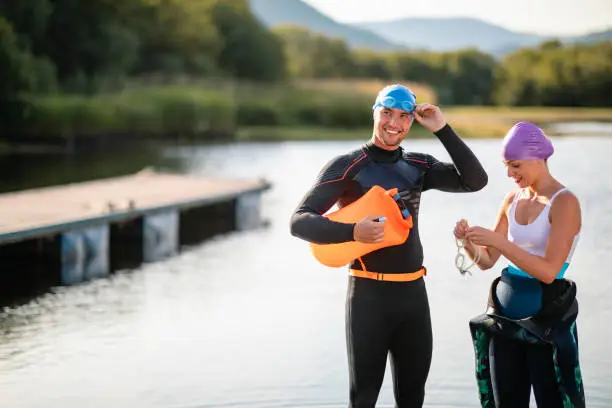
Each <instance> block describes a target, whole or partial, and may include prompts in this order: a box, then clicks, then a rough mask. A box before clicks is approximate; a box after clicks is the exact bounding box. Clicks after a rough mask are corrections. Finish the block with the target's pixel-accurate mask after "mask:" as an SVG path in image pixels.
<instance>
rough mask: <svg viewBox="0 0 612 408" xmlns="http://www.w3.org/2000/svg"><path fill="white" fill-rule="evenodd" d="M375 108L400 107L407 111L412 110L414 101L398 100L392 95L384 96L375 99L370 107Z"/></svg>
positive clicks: (410, 111)
mask: <svg viewBox="0 0 612 408" xmlns="http://www.w3.org/2000/svg"><path fill="white" fill-rule="evenodd" d="M376 108H388V109H392V108H395V109H400V110H403V111H406V112H408V113H412V112H414V108H416V101H414V100H403V101H399V100H397V99H395V98H394V97H392V96H385V97H383V98H381V99H377V100H376V102H375V103H374V106H372V109H374V110H375V109H376Z"/></svg>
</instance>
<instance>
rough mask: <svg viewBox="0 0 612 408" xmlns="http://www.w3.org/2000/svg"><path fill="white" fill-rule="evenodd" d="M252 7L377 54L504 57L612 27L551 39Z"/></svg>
mask: <svg viewBox="0 0 612 408" xmlns="http://www.w3.org/2000/svg"><path fill="white" fill-rule="evenodd" d="M347 1H348V0H347ZM250 5H251V9H252V11H253V13H254V14H255V15H256V16H257V17H258V18H259V19H260V20H261V21H262V22H263V23H264V24H265V25H266V26H267V27H270V28H271V27H277V26H280V25H294V26H301V27H304V28H307V29H309V30H311V31H314V32H317V33H320V34H323V35H325V36H328V37H339V38H343V39H344V40H345V41H346V42H347V44H348V45H349V46H350V47H351V48H369V49H373V50H377V51H392V50H407V49H421V50H429V51H455V50H459V49H463V48H477V49H479V50H481V51H484V52H487V53H490V54H492V55H494V56H496V57H502V56H504V55H506V54H508V53H510V52H512V51H514V50H516V49H517V48H524V47H533V46H536V45H538V44H540V43H542V42H544V41H548V40H554V39H558V40H561V41H562V42H565V43H588V42H595V41H601V40H612V29H610V30H607V31H602V32H597V33H591V34H587V35H582V36H568V37H552V36H543V35H537V34H529V33H522V32H518V31H512V30H508V29H505V28H503V27H500V26H497V25H495V24H491V23H487V22H485V21H482V20H478V19H474V18H405V19H400V20H392V21H382V22H364V23H358V24H342V23H338V22H337V21H335V20H333V19H331V18H329V17H327V16H326V15H324V14H322V13H320V12H319V11H317V10H316V9H315V8H314V7H312V6H310V5H308V4H307V3H305V2H304V1H303V0H250Z"/></svg>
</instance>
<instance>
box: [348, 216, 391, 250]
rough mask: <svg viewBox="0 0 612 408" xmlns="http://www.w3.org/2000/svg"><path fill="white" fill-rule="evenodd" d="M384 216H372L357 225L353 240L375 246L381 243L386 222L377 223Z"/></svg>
mask: <svg viewBox="0 0 612 408" xmlns="http://www.w3.org/2000/svg"><path fill="white" fill-rule="evenodd" d="M381 217H382V215H370V216H367V217H365V218H364V219H363V220H361V221H359V222H358V223H357V224H355V228H354V229H353V238H354V239H355V241H359V242H364V243H366V244H373V243H377V242H381V241H382V239H383V235H384V230H385V222H384V221H376V220H377V219H379V218H381Z"/></svg>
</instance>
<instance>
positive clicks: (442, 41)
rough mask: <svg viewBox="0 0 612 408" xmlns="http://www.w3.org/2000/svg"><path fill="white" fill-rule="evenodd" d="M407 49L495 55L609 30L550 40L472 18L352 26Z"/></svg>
mask: <svg viewBox="0 0 612 408" xmlns="http://www.w3.org/2000/svg"><path fill="white" fill-rule="evenodd" d="M353 26H354V27H359V28H364V29H368V30H371V31H372V32H374V33H376V34H378V35H380V36H381V37H384V38H386V39H388V40H392V41H396V42H398V43H401V44H404V45H406V46H407V47H410V48H417V49H426V50H431V51H453V50H458V49H462V48H470V47H471V48H477V49H479V50H481V51H484V52H488V53H491V54H494V55H497V56H500V55H504V54H506V53H508V52H511V51H513V50H515V49H517V48H523V47H533V46H535V45H538V44H540V43H542V42H544V41H547V40H553V39H559V40H561V41H562V42H565V43H574V42H583V43H584V42H594V41H600V40H606V39H607V40H610V39H612V30H608V31H604V32H600V33H593V34H588V35H584V36H575V37H560V38H559V37H552V36H542V35H536V34H527V33H521V32H517V31H512V30H508V29H505V28H503V27H499V26H497V25H494V24H490V23H487V22H485V21H482V20H478V19H473V18H406V19H400V20H393V21H386V22H366V23H360V24H354V25H353Z"/></svg>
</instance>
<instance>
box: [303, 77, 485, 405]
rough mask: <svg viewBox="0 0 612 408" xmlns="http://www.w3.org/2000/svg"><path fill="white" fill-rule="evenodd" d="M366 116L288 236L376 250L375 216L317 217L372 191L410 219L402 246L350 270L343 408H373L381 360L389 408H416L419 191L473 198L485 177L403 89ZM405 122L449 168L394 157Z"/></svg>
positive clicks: (420, 363)
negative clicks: (431, 140) (424, 132)
mask: <svg viewBox="0 0 612 408" xmlns="http://www.w3.org/2000/svg"><path fill="white" fill-rule="evenodd" d="M373 111H374V113H373V116H374V129H373V132H372V139H371V140H370V141H369V142H368V143H366V144H365V145H364V146H362V147H361V148H360V149H358V150H355V151H353V152H350V153H348V154H344V155H341V156H338V157H336V158H334V159H333V160H331V161H330V162H329V163H328V164H327V165H326V166H325V167H324V168H323V169H322V171H321V172H320V174H319V176H318V179H317V181H316V183H315V185H314V186H313V187H312V188H311V189H310V191H309V192H308V193H307V194H306V195H305V197H304V198H303V199H302V202H301V203H300V205H299V206H298V208H297V210H296V211H295V213H294V214H293V217H292V219H291V233H292V234H293V235H294V236H296V237H299V238H301V239H304V240H306V241H309V242H315V243H319V244H326V243H330V244H331V243H340V242H348V241H352V240H355V241H361V242H366V243H372V242H378V241H380V240H381V239H382V236H383V229H384V221H379V220H377V219H378V218H379V216H380V215H379V214H372V215H371V216H368V217H366V218H364V219H363V220H361V221H359V222H357V223H355V224H345V223H339V222H334V221H331V220H329V219H327V218H325V217H323V214H325V213H326V212H327V211H328V210H329V209H330V208H331V207H332V206H333V205H334V204H336V203H338V205H339V206H340V207H343V206H345V205H347V204H350V203H351V202H353V201H355V200H357V199H358V198H360V197H361V196H362V195H363V194H365V193H366V192H367V191H368V190H369V189H370V188H371V187H373V186H374V185H379V186H381V187H383V188H384V189H391V188H397V189H398V190H399V192H400V196H401V198H402V202H403V203H404V205H405V206H406V207H407V208H408V210H409V211H410V213H411V214H412V218H413V225H414V226H413V229H412V231H411V232H410V235H409V236H408V239H407V240H406V241H405V242H404V243H403V244H401V245H396V246H390V247H386V248H381V249H379V250H376V251H374V252H372V253H369V254H367V255H365V256H363V257H361V258H360V259H359V260H355V261H353V262H352V263H351V265H350V276H349V284H348V292H347V300H346V340H347V353H348V361H349V370H350V372H349V375H350V395H349V398H350V405H349V407H351V408H366V407H374V406H375V404H376V401H377V399H378V394H379V392H380V388H381V386H382V382H383V378H384V373H385V368H386V364H387V355H388V353H390V356H391V368H392V371H393V377H394V378H393V387H394V394H395V400H396V404H397V407H399V408H414V407H422V405H423V400H424V397H425V382H426V380H427V376H428V374H429V368H430V364H431V352H432V333H431V319H430V314H429V303H428V300H427V292H426V288H425V282H424V280H423V278H422V277H423V276H424V275H425V268H424V267H423V248H422V246H421V241H420V238H419V233H418V210H419V202H420V196H421V192H422V191H426V190H429V189H437V190H441V191H446V192H469V191H478V190H480V189H482V188H483V187H484V186H485V185H486V184H487V174H486V172H485V171H484V169H483V168H482V166H481V164H480V162H479V161H478V159H477V158H476V157H475V156H474V154H473V153H472V151H471V150H470V149H469V148H468V147H467V146H466V144H465V143H464V142H463V141H462V140H461V139H460V138H459V137H458V136H457V135H456V134H455V133H454V131H453V130H452V129H451V127H450V126H449V125H448V124H446V122H445V119H444V115H443V114H442V112H441V111H440V109H439V108H438V107H437V106H434V105H430V104H427V103H422V104H418V105H417V104H416V97H415V94H414V93H413V92H412V91H411V90H410V89H408V88H407V87H405V86H403V85H399V84H395V85H390V86H387V87H385V88H383V89H382V90H381V91H380V92H379V94H378V96H377V98H376V101H375V103H374V106H373ZM415 119H416V120H417V121H418V122H419V123H420V124H421V125H422V126H423V127H425V128H426V129H429V130H430V131H432V132H433V133H434V134H435V135H436V136H437V137H438V138H439V139H440V141H441V142H442V144H443V145H444V147H445V148H446V150H447V151H448V153H449V155H450V157H451V158H452V160H453V163H443V162H439V161H438V160H436V159H435V158H434V157H432V156H430V155H427V154H422V153H408V152H404V151H403V149H402V148H401V147H400V143H401V142H402V141H403V140H404V138H405V137H406V136H407V134H408V132H409V131H410V128H411V127H412V124H413V121H414V120H415ZM366 271H367V272H366ZM368 272H370V273H368ZM371 272H374V273H371Z"/></svg>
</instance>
